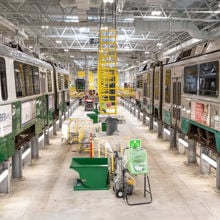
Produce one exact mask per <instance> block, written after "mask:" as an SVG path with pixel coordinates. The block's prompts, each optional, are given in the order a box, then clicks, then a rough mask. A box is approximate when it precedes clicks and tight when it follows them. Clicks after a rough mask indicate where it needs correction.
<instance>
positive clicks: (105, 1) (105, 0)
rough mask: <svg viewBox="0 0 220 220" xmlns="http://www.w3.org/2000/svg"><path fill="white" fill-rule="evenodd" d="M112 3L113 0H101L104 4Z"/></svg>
mask: <svg viewBox="0 0 220 220" xmlns="http://www.w3.org/2000/svg"><path fill="white" fill-rule="evenodd" d="M113 1H114V0H103V2H104V3H108V2H109V3H111V4H112V3H113Z"/></svg>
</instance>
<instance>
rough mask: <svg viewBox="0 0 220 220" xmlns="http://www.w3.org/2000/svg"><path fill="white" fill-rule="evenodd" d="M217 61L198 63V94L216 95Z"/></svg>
mask: <svg viewBox="0 0 220 220" xmlns="http://www.w3.org/2000/svg"><path fill="white" fill-rule="evenodd" d="M218 74H219V63H218V61H213V62H209V63H202V64H200V71H199V94H200V95H205V96H214V97H216V96H218V89H219V88H218V81H219V77H218Z"/></svg>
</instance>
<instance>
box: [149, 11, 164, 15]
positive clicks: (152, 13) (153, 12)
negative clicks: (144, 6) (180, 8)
mask: <svg viewBox="0 0 220 220" xmlns="http://www.w3.org/2000/svg"><path fill="white" fill-rule="evenodd" d="M161 14H162V12H161V11H152V12H151V15H152V16H160V15H161Z"/></svg>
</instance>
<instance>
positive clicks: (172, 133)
mask: <svg viewBox="0 0 220 220" xmlns="http://www.w3.org/2000/svg"><path fill="white" fill-rule="evenodd" d="M170 148H176V129H175V128H170Z"/></svg>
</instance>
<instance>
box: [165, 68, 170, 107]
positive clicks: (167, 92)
mask: <svg viewBox="0 0 220 220" xmlns="http://www.w3.org/2000/svg"><path fill="white" fill-rule="evenodd" d="M170 96H171V70H170V69H168V70H166V72H165V102H166V103H170Z"/></svg>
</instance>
